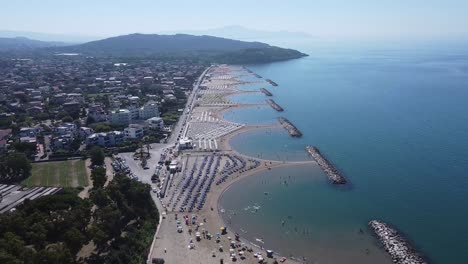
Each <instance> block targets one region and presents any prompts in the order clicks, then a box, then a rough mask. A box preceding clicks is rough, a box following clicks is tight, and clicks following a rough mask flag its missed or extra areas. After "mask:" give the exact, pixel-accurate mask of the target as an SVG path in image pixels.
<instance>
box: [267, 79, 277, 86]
mask: <svg viewBox="0 0 468 264" xmlns="http://www.w3.org/2000/svg"><path fill="white" fill-rule="evenodd" d="M265 81H267V82H268V83H270V84H271V85H273V86H278V84H277V83H275V82H274V81H272V80H270V79H265Z"/></svg>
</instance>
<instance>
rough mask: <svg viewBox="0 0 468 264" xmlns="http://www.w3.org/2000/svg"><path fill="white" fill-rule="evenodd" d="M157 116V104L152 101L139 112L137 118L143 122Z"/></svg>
mask: <svg viewBox="0 0 468 264" xmlns="http://www.w3.org/2000/svg"><path fill="white" fill-rule="evenodd" d="M159 115H160V113H159V107H158V104H157V103H156V102H154V101H149V102H148V103H146V104H145V105H144V106H143V107H141V108H140V110H139V118H140V119H143V120H146V119H148V118H152V117H158V116H159Z"/></svg>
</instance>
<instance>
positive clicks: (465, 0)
mask: <svg viewBox="0 0 468 264" xmlns="http://www.w3.org/2000/svg"><path fill="white" fill-rule="evenodd" d="M0 7H1V8H0V30H16V31H33V32H43V33H55V34H79V35H89V36H112V35H120V34H127V33H134V32H139V33H157V32H161V31H183V30H201V29H210V28H218V27H223V26H228V25H241V26H244V27H248V28H253V29H260V30H271V31H276V30H287V31H301V32H306V33H309V34H311V35H314V36H319V37H320V36H333V37H356V38H360V37H370V38H372V37H375V38H381V37H388V38H405V37H418V36H421V37H445V36H457V35H468V15H467V11H468V0H228V1H226V0H191V1H190V0H165V1H160V0H127V1H124V0H79V1H77V0H14V1H12V0H0Z"/></svg>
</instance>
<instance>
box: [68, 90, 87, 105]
mask: <svg viewBox="0 0 468 264" xmlns="http://www.w3.org/2000/svg"><path fill="white" fill-rule="evenodd" d="M67 100H68V101H75V102H77V103H79V104H82V103H84V97H83V94H81V93H69V94H67Z"/></svg>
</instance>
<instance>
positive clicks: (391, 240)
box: [369, 220, 428, 264]
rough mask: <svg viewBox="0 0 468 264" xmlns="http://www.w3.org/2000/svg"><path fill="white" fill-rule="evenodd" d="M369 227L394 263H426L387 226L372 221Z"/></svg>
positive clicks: (377, 221) (380, 222)
mask: <svg viewBox="0 0 468 264" xmlns="http://www.w3.org/2000/svg"><path fill="white" fill-rule="evenodd" d="M369 227H370V228H371V229H372V231H374V233H375V234H376V235H377V237H378V239H379V240H380V242H381V243H382V244H383V246H384V248H385V251H387V253H388V254H389V255H390V256H391V257H392V260H393V262H394V263H398V264H427V263H428V262H427V261H426V260H424V258H423V257H422V256H421V255H420V254H419V253H418V252H416V250H414V248H413V247H412V246H411V245H410V243H409V242H408V241H407V240H406V239H405V238H404V237H403V236H402V235H401V234H399V233H398V231H396V230H395V229H393V228H391V227H390V226H389V225H388V224H386V223H384V222H382V221H379V220H372V221H370V222H369Z"/></svg>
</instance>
